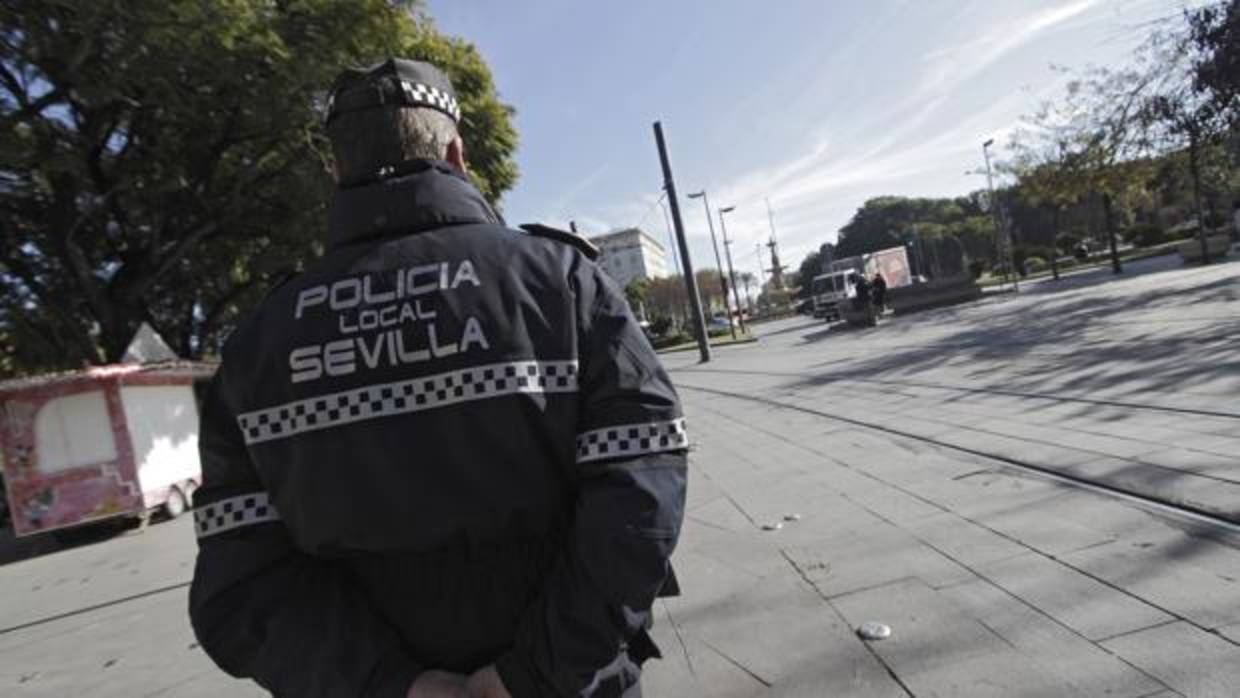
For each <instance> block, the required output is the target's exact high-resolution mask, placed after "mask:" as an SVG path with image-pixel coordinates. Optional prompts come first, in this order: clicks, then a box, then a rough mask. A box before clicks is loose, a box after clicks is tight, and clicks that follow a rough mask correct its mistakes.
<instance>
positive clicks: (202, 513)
mask: <svg viewBox="0 0 1240 698" xmlns="http://www.w3.org/2000/svg"><path fill="white" fill-rule="evenodd" d="M279 520H280V514H279V512H277V511H276V507H275V505H274V504H272V503H271V499H270V498H269V497H268V496H267V493H266V492H252V493H250V494H243V495H240V496H238V497H229V498H228V499H221V500H220V501H218V502H211V503H210V504H204V505H203V506H200V507H198V508H197V509H195V510H194V529H195V530H196V531H197V532H198V537H199V538H206V537H207V536H214V535H215V534H217V533H223V532H224V531H231V530H233V529H234V528H240V527H242V526H253V525H254V524H260V523H266V522H268V521H279Z"/></svg>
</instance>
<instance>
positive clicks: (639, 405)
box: [190, 59, 688, 698]
mask: <svg viewBox="0 0 1240 698" xmlns="http://www.w3.org/2000/svg"><path fill="white" fill-rule="evenodd" d="M459 120H460V108H459V106H458V103H457V101H456V97H455V95H454V92H453V89H452V85H451V83H450V82H449V81H448V79H447V78H446V77H445V76H444V75H443V74H442V73H441V72H440V71H439V70H437V69H436V68H434V67H433V66H431V65H428V64H426V63H419V62H413V61H408V60H401V59H392V60H388V61H386V62H383V63H380V64H378V65H375V66H372V67H370V68H367V69H364V70H350V71H346V72H344V73H343V74H342V75H341V76H340V77H339V78H338V79H337V82H336V84H335V86H334V88H333V91H332V97H331V101H330V105H329V108H328V115H327V125H328V134H329V136H330V138H331V141H332V146H333V150H334V153H335V166H336V176H337V181H338V185H339V186H338V190H337V192H336V194H335V201H334V206H333V210H332V214H331V225H330V238H329V240H328V244H327V248H326V252H325V254H324V255H323V257H322V259H321V260H319V262H317V263H316V264H315V265H314V266H313V267H312V268H311V269H309V270H308V271H306V272H305V273H303V274H301V275H300V276H298V277H296V278H294V279H292V280H290V281H288V282H286V283H284V284H283V285H281V286H279V287H277V288H276V289H275V290H274V291H272V292H271V293H270V294H269V296H268V297H267V298H266V299H265V300H264V301H263V303H262V304H261V305H260V306H259V307H258V308H257V309H256V310H255V311H254V312H253V313H252V314H251V315H250V316H249V317H248V318H247V319H246V320H245V321H244V322H243V323H242V324H241V325H240V326H239V327H238V328H237V329H236V331H235V332H234V333H233V335H232V336H231V337H230V339H229V341H228V343H227V346H226V347H225V348H224V351H223V362H222V364H221V366H220V369H219V372H218V373H217V375H216V376H215V379H214V381H213V382H212V384H211V387H210V390H209V391H208V394H207V397H206V399H205V401H204V405H203V410H202V428H201V432H200V435H199V440H200V450H201V455H202V465H203V485H202V487H201V489H199V490H198V494H197V497H196V503H195V512H194V513H195V525H196V530H197V535H198V541H199V554H198V562H197V568H196V570H195V574H194V582H193V587H192V589H191V594H190V614H191V618H192V621H193V626H194V630H195V632H196V634H197V636H198V638H199V640H200V642H201V645H202V647H203V648H204V649H205V650H206V652H207V653H208V654H209V655H210V656H211V658H212V659H214V660H215V662H216V663H218V664H219V666H220V667H222V668H223V669H224V670H225V671H227V672H229V673H230V674H233V675H234V676H239V677H249V678H252V679H253V680H255V681H257V682H258V683H259V684H260V685H262V686H263V687H265V688H266V689H268V690H269V691H271V692H272V693H273V694H275V695H277V696H296V697H297V698H308V697H314V696H323V697H329V696H330V697H331V698H340V697H344V696H383V697H388V696H391V697H399V698H404V697H405V696H410V697H414V696H419V697H423V696H488V697H489V696H507V695H512V696H515V697H516V698H527V697H528V698H532V697H535V696H590V697H594V696H597V697H604V696H620V695H623V696H637V695H640V686H639V684H638V679H639V673H640V669H639V667H640V665H641V663H642V662H643V661H644V660H646V659H648V658H651V657H655V656H658V650H657V648H655V646H654V644H653V643H652V642H651V640H650V637H649V636H648V635H647V629H648V628H649V626H650V621H651V617H650V609H651V606H652V604H653V602H654V599H655V598H656V597H657V596H659V595H660V594H669V593H675V591H676V590H675V579H674V576H673V575H672V573H671V568H670V566H669V563H668V558H669V556H670V555H671V553H672V549H673V547H674V546H675V543H676V539H677V537H678V535H679V533H680V524H681V519H682V516H683V508H684V495H685V482H686V466H685V452H686V449H687V446H688V437H687V436H686V432H685V426H684V419H683V417H682V415H681V410H680V404H679V402H678V400H677V397H676V394H675V392H674V390H673V389H672V385H671V382H670V380H669V379H668V376H667V374H666V372H665V371H664V370H663V368H662V367H661V366H660V364H659V361H658V359H657V358H656V356H655V355H654V353H653V352H652V350H651V348H650V345H649V344H648V342H647V341H646V339H645V337H644V336H643V334H642V332H641V329H640V327H639V326H638V324H637V322H636V321H635V320H634V318H633V315H632V313H631V312H630V310H629V308H628V306H627V304H626V303H625V301H624V296H623V294H622V293H621V292H620V291H618V290H617V288H616V286H615V285H614V284H613V283H612V282H611V281H610V280H609V279H608V278H607V277H606V276H605V275H604V274H603V273H602V271H600V269H599V267H598V266H597V265H596V264H595V263H594V260H593V257H594V256H595V253H594V251H593V249H592V248H590V247H589V246H588V244H587V243H583V242H581V241H580V240H579V239H577V238H575V236H571V235H570V234H568V233H562V232H559V231H555V230H552V229H549V228H543V227H540V226H528V227H526V229H524V230H512V229H509V228H507V227H505V226H504V224H503V222H502V221H501V220H500V218H499V216H497V215H496V214H495V212H494V211H493V210H492V209H491V208H490V207H489V206H488V205H487V203H486V201H485V200H484V199H483V197H482V196H481V195H480V194H479V193H478V191H477V190H476V189H475V188H474V187H473V186H472V185H471V184H470V182H469V179H468V177H467V176H466V165H465V157H464V152H463V148H462V144H461V139H460V137H459V136H458V135H457V123H458V121H459Z"/></svg>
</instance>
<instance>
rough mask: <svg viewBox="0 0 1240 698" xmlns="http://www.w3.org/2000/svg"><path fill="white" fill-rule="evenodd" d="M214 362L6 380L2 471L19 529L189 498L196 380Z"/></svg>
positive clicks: (196, 475)
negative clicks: (209, 363) (194, 386)
mask: <svg viewBox="0 0 1240 698" xmlns="http://www.w3.org/2000/svg"><path fill="white" fill-rule="evenodd" d="M210 372H211V367H209V366H207V365H204V364H195V363H188V362H178V361H173V362H164V363H159V364H146V365H140V364H117V365H112V366H99V367H94V368H89V369H83V370H81V371H73V372H67V373H59V374H51V375H45V376H35V377H31V378H21V379H17V380H11V381H6V382H3V383H0V471H2V472H3V475H4V482H5V489H6V491H7V495H8V503H9V512H10V517H11V519H12V522H13V529H14V531H15V532H16V534H17V535H19V536H24V535H30V534H33V533H39V532H43V531H52V530H57V529H64V528H68V527H71V526H78V525H81V524H85V523H90V522H94V521H101V520H104V519H110V518H116V517H124V516H131V517H142V516H145V515H146V514H148V513H149V512H151V511H152V510H155V509H160V508H162V509H164V510H165V511H167V513H168V514H169V515H171V516H176V515H178V514H180V513H182V512H183V511H184V510H185V509H186V508H187V507H188V505H189V502H190V497H191V496H192V494H193V490H194V488H195V487H196V486H197V485H198V483H199V481H200V478H201V467H200V465H199V462H198V409H197V404H196V401H195V398H194V389H193V385H194V381H195V379H197V378H203V377H205V376H208V375H210Z"/></svg>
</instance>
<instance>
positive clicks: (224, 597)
mask: <svg viewBox="0 0 1240 698" xmlns="http://www.w3.org/2000/svg"><path fill="white" fill-rule="evenodd" d="M223 373H224V372H223V369H221V371H220V372H219V373H217V375H216V378H215V380H213V381H212V383H211V386H210V388H209V390H208V394H207V397H206V400H205V401H204V404H203V411H202V418H201V428H200V430H199V451H200V455H201V460H202V470H203V484H202V487H201V488H200V489H199V490H198V492H197V494H196V496H195V510H194V519H195V521H194V524H195V530H196V532H197V535H198V561H197V566H196V568H195V570H194V581H193V584H192V586H191V588H190V619H191V622H192V623H193V627H194V632H195V634H196V635H197V637H198V641H199V643H200V644H201V646H202V648H203V649H204V650H205V651H206V653H207V654H208V655H209V656H210V657H211V659H213V660H214V661H215V662H216V664H218V665H219V666H220V668H222V669H224V671H226V672H228V673H229V674H232V675H233V676H237V677H241V678H250V679H253V680H254V681H256V682H257V683H258V684H260V685H261V686H262V687H263V688H266V689H267V690H268V691H270V692H271V693H272V694H273V695H275V696H296V697H297V698H312V697H319V696H321V697H323V698H327V697H329V696H330V697H331V698H340V697H342V696H368V697H369V696H375V697H377V698H378V697H382V698H389V697H390V698H404V696H405V695H406V692H407V691H408V689H409V686H410V684H411V683H412V682H413V679H414V677H415V676H416V675H417V673H418V671H419V667H418V666H417V665H416V664H415V663H414V662H413V661H412V660H411V659H410V658H409V657H407V656H405V653H404V651H403V650H402V649H401V646H400V643H399V640H398V638H397V637H396V635H395V633H394V631H393V630H392V629H391V628H390V627H388V626H387V625H386V624H385V623H384V622H383V621H382V619H380V618H379V617H378V616H377V615H376V614H375V612H374V611H373V610H372V609H371V608H370V607H369V605H368V601H367V599H366V598H365V597H364V595H363V593H362V592H361V591H360V590H359V589H356V588H354V587H353V586H352V585H351V584H350V581H349V579H347V578H346V577H345V576H344V574H343V572H342V570H341V569H340V568H339V567H338V566H336V565H333V564H332V562H331V561H330V560H326V559H320V558H316V557H313V556H311V555H307V554H305V553H303V552H301V551H299V550H298V549H297V547H296V546H295V545H294V543H293V541H292V539H291V537H290V536H289V533H288V531H287V529H286V528H285V526H284V524H283V523H281V522H280V520H279V515H278V513H277V511H276V509H275V504H274V502H273V501H272V500H271V499H269V497H268V493H267V492H266V491H264V489H263V485H262V482H261V481H260V480H259V478H258V476H257V474H256V472H255V469H254V467H253V465H252V463H251V461H250V458H249V455H248V453H247V450H246V448H245V445H244V442H243V439H242V435H241V433H240V430H239V427H238V426H237V422H236V419H235V414H234V410H232V409H231V408H230V407H229V406H228V405H227V404H226V393H227V390H226V389H225V387H224V384H223V381H224V380H225V378H224V376H223Z"/></svg>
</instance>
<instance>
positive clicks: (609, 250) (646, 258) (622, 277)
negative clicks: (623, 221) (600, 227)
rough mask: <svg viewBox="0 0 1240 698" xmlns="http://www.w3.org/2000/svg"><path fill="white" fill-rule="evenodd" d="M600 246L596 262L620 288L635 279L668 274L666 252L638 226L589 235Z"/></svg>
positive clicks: (591, 240)
mask: <svg viewBox="0 0 1240 698" xmlns="http://www.w3.org/2000/svg"><path fill="white" fill-rule="evenodd" d="M590 242H592V243H594V245H595V246H596V247H598V249H599V265H600V266H602V267H603V271H605V272H607V275H608V276H610V277H611V278H612V279H614V280H615V281H616V283H617V284H619V285H620V287H621V288H624V287H625V286H628V285H629V282H631V281H633V280H634V279H655V278H658V277H661V276H667V252H666V251H664V249H663V245H661V244H659V241H658V240H656V239H654V238H653V237H651V236H650V234H648V233H646V232H645V231H643V230H641V229H640V228H628V229H625V230H617V231H616V232H614V233H607V234H606V235H599V236H598V237H592V238H590Z"/></svg>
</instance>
